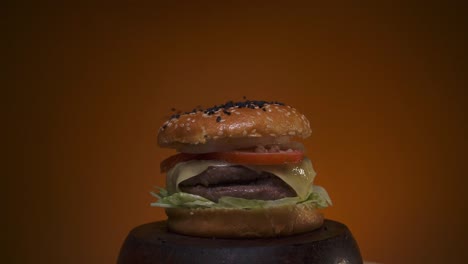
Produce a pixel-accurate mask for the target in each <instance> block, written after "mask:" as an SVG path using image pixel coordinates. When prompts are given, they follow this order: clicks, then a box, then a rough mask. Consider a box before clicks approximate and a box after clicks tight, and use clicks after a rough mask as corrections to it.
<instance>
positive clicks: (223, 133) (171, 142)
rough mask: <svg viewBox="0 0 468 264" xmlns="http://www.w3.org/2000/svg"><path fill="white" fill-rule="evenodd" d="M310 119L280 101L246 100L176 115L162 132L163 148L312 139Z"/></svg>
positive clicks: (163, 127)
mask: <svg viewBox="0 0 468 264" xmlns="http://www.w3.org/2000/svg"><path fill="white" fill-rule="evenodd" d="M310 134H311V129H310V125H309V120H307V118H306V117H305V116H304V115H303V114H301V113H299V112H298V111H297V110H296V109H294V108H292V107H291V106H288V105H284V104H283V103H279V102H265V101H245V102H237V103H234V102H228V103H226V104H224V105H220V106H214V107H212V108H208V109H204V110H200V109H194V110H193V111H192V112H186V113H183V114H176V115H173V116H171V118H170V119H169V120H168V121H166V122H165V123H164V124H163V126H162V127H161V128H160V130H159V134H158V144H159V145H160V146H161V147H168V148H180V147H181V145H198V144H205V143H207V142H210V141H218V140H222V139H234V138H262V137H274V138H276V137H282V136H288V137H301V138H306V137H308V136H310Z"/></svg>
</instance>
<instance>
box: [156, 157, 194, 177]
mask: <svg viewBox="0 0 468 264" xmlns="http://www.w3.org/2000/svg"><path fill="white" fill-rule="evenodd" d="M199 155H200V154H190V153H179V154H175V155H172V156H170V157H169V158H167V159H165V160H163V161H162V162H161V165H160V170H161V173H164V172H166V171H168V170H170V169H172V168H173V167H174V166H175V165H176V164H177V163H179V162H185V161H189V160H192V159H196V158H197V156H199Z"/></svg>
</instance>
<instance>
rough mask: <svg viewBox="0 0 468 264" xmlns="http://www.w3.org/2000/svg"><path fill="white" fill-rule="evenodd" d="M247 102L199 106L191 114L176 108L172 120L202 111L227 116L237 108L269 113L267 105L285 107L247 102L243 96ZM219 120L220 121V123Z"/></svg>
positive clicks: (263, 102)
mask: <svg viewBox="0 0 468 264" xmlns="http://www.w3.org/2000/svg"><path fill="white" fill-rule="evenodd" d="M243 98H244V100H245V101H239V102H233V101H227V102H226V103H224V104H221V105H214V106H213V107H209V108H206V109H203V108H202V107H201V106H200V105H198V106H197V107H196V108H194V109H193V110H192V111H191V112H183V113H182V112H181V111H178V110H176V109H175V108H174V107H173V108H171V111H173V112H176V113H175V114H173V115H172V116H171V119H173V118H176V119H178V118H179V117H180V115H181V114H191V113H196V112H198V111H201V112H203V113H205V114H207V115H210V116H211V115H214V114H215V113H217V112H219V111H223V113H224V114H226V115H231V112H229V111H228V110H229V109H230V108H233V107H237V108H250V109H257V108H261V109H262V110H263V111H267V109H266V108H265V106H267V105H285V104H284V103H281V102H278V101H257V100H247V97H246V96H243ZM218 119H219V121H218ZM216 121H217V122H220V121H221V119H220V118H217V119H216Z"/></svg>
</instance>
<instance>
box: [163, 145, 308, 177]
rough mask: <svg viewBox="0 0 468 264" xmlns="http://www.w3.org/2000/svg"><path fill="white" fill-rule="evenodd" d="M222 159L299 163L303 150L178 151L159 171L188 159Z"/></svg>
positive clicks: (265, 162)
mask: <svg viewBox="0 0 468 264" xmlns="http://www.w3.org/2000/svg"><path fill="white" fill-rule="evenodd" d="M194 159H196V160H223V161H226V162H229V163H235V164H252V165H279V164H288V163H299V162H301V161H302V160H303V159H304V152H302V151H299V150H292V151H291V150H290V151H279V152H268V153H258V152H252V151H241V150H237V151H229V152H213V153H204V154H189V153H179V154H176V155H174V156H171V157H169V158H167V159H165V160H164V161H163V162H162V163H161V172H166V171H168V170H170V169H171V168H172V167H174V166H175V165H176V164H177V163H179V162H185V161H189V160H194Z"/></svg>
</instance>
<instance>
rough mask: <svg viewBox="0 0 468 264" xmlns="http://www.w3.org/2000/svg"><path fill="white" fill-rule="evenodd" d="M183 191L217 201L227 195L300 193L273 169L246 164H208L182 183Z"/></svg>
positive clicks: (258, 197)
mask: <svg viewBox="0 0 468 264" xmlns="http://www.w3.org/2000/svg"><path fill="white" fill-rule="evenodd" d="M179 188H180V190H181V191H183V192H186V193H191V194H196V195H199V196H202V197H205V198H207V199H209V200H211V201H214V202H217V201H218V200H219V198H221V197H223V196H230V197H237V198H245V199H256V200H277V199H281V198H285V197H294V196H297V194H296V192H295V191H294V189H293V188H291V186H289V185H288V184H286V183H285V182H284V181H283V180H281V179H280V178H278V177H277V176H276V175H274V174H271V173H269V172H264V171H262V172H257V171H254V170H251V169H249V168H247V167H244V166H239V165H236V166H222V167H208V168H207V169H206V170H205V171H203V172H202V173H200V174H198V175H197V176H194V177H192V178H190V179H187V180H185V181H182V182H181V183H180V184H179Z"/></svg>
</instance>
